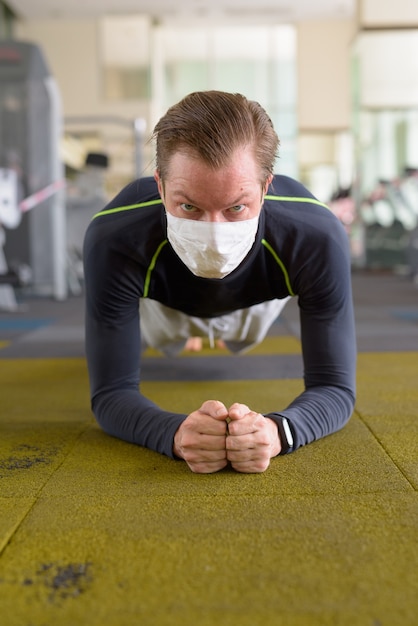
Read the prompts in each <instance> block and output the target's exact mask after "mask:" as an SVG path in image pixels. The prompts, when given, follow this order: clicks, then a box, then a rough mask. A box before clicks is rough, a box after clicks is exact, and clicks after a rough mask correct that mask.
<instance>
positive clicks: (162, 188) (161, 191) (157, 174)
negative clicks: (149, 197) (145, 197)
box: [154, 170, 164, 200]
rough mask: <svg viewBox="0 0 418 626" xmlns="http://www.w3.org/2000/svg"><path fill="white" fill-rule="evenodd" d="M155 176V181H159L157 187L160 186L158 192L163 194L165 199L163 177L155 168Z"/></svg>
mask: <svg viewBox="0 0 418 626" xmlns="http://www.w3.org/2000/svg"><path fill="white" fill-rule="evenodd" d="M154 178H155V181H156V183H157V187H158V193H159V194H160V196H161V199H162V200H164V198H163V195H164V185H163V183H162V180H161V177H160V173H159V171H158V170H155V172H154Z"/></svg>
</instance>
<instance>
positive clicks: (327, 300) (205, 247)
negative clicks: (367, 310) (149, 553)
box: [84, 91, 356, 473]
mask: <svg viewBox="0 0 418 626" xmlns="http://www.w3.org/2000/svg"><path fill="white" fill-rule="evenodd" d="M154 138H155V140H156V171H155V177H154V178H145V179H142V180H137V181H135V182H133V183H131V184H130V185H128V186H127V187H126V188H125V189H123V190H122V191H121V192H120V194H119V195H118V196H117V197H116V198H115V199H114V200H113V201H111V202H110V204H109V205H108V206H107V207H106V208H105V209H104V210H103V211H102V212H100V213H99V214H97V215H96V216H95V217H94V219H93V220H92V223H91V224H90V226H89V228H88V231H87V233H86V238H85V245H84V262H85V284H86V351H87V359H88V367H89V375H90V385H91V397H92V408H93V411H94V414H95V415H96V418H97V420H98V422H99V424H100V425H101V426H102V428H103V429H104V430H105V431H106V432H108V433H109V434H111V435H113V436H116V437H119V438H122V439H124V440H126V441H129V442H132V443H136V444H139V445H142V446H146V447H148V448H150V449H153V450H156V451H158V452H160V453H163V454H166V455H168V456H171V457H173V458H182V459H184V460H185V461H186V462H187V464H188V465H189V467H190V469H191V470H192V471H194V472H201V473H207V472H216V471H218V470H220V469H222V468H224V467H225V466H226V465H227V464H228V463H229V464H230V465H231V466H232V467H233V468H234V469H235V470H236V471H239V472H262V471H264V470H266V469H267V467H268V466H269V464H270V460H271V459H272V458H273V457H275V456H277V455H278V454H285V453H288V452H292V451H294V450H296V449H297V448H299V447H300V446H302V445H305V444H308V443H310V442H312V441H314V440H316V439H318V438H320V437H323V436H325V435H327V434H330V433H332V432H334V431H336V430H338V429H339V428H341V427H342V426H343V425H344V424H345V423H346V421H347V420H348V419H349V417H350V415H351V413H352V410H353V405H354V396H355V359H356V355H355V332H354V322H353V309H352V297H351V274H350V256H349V247H348V242H347V237H346V234H345V231H344V229H343V227H342V226H341V224H340V223H339V221H338V220H337V219H336V218H335V217H334V216H333V214H332V213H331V212H330V211H329V210H328V209H327V208H326V207H325V206H324V205H323V204H322V203H320V202H319V201H318V200H316V199H315V198H314V197H313V196H312V195H311V194H310V193H309V192H308V191H307V190H306V189H305V188H304V187H303V186H302V185H301V184H300V183H298V182H296V181H294V180H292V179H289V178H287V177H283V176H273V167H274V163H275V160H276V157H277V150H278V145H279V140H278V137H277V135H276V133H275V131H274V128H273V126H272V123H271V121H270V119H269V117H268V115H267V114H266V112H265V111H264V109H263V108H262V107H261V106H260V105H259V104H257V103H255V102H251V101H248V100H247V99H246V98H244V97H243V96H241V95H239V94H228V93H224V92H217V91H208V92H197V93H193V94H190V95H188V96H187V97H185V98H184V99H183V100H182V101H181V102H179V103H178V104H177V105H175V106H173V107H171V108H170V109H169V110H168V112H167V113H166V114H165V116H163V117H162V118H161V120H160V121H159V122H158V124H157V125H156V127H155V129H154ZM292 296H297V297H298V303H299V309H300V321H301V339H302V350H303V359H304V368H305V374H304V381H305V390H304V392H303V393H302V394H300V395H299V396H298V397H297V398H295V400H294V401H293V402H292V403H291V404H290V406H288V407H277V412H274V413H270V414H268V415H261V414H260V413H258V412H257V407H248V406H246V405H244V404H242V403H240V402H239V398H237V399H236V402H235V403H234V404H233V405H232V406H230V407H226V406H225V405H224V404H223V403H222V401H221V400H207V401H206V402H204V403H203V404H202V406H201V407H200V408H196V410H195V411H193V412H192V413H190V414H189V415H183V414H176V413H172V412H170V411H164V410H162V409H161V408H159V407H158V406H156V405H155V404H154V403H153V402H151V401H150V400H149V399H147V398H146V397H144V396H143V395H142V394H141V393H140V391H139V369H140V349H141V348H140V346H141V338H140V332H142V334H143V337H144V338H145V341H146V342H147V343H148V344H150V345H152V346H154V347H157V348H159V349H160V350H162V351H163V352H165V353H166V354H175V353H176V352H178V351H179V350H181V349H182V348H183V347H184V346H185V345H186V343H187V339H188V337H193V336H202V335H203V334H205V333H207V334H208V335H209V336H210V338H211V339H212V340H222V341H224V343H225V345H226V346H227V347H228V348H229V349H231V350H232V351H243V350H245V349H248V347H250V346H251V345H253V344H255V343H257V342H259V341H261V340H262V339H263V338H264V336H265V335H266V333H267V331H268V328H269V326H270V325H271V324H272V323H273V321H274V319H275V318H276V317H277V315H278V314H279V312H280V310H281V309H282V308H283V305H284V303H285V302H286V300H287V299H288V298H289V297H292ZM139 313H140V314H141V323H140V322H139ZM272 376H274V372H272Z"/></svg>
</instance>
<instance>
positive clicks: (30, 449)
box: [0, 444, 57, 475]
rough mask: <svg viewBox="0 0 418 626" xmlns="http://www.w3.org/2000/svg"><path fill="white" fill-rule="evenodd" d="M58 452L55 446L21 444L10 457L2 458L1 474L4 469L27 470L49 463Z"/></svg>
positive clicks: (0, 464) (0, 460)
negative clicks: (44, 447)
mask: <svg viewBox="0 0 418 626" xmlns="http://www.w3.org/2000/svg"><path fill="white" fill-rule="evenodd" d="M56 453H57V449H56V448H55V447H54V448H47V449H46V450H45V449H42V448H39V447H38V446H31V445H28V444H21V445H19V446H17V447H16V448H14V449H13V450H12V454H11V455H10V456H9V457H7V458H5V459H0V475H1V473H2V471H3V470H5V471H14V470H26V469H31V468H32V467H34V466H36V465H48V464H49V463H51V460H52V458H53V457H54V456H55V455H56Z"/></svg>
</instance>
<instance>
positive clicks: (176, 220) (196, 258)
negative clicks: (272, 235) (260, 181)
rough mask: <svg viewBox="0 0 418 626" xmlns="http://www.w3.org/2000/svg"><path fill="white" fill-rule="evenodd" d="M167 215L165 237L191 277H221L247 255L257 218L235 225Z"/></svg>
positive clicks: (252, 240) (256, 225)
mask: <svg viewBox="0 0 418 626" xmlns="http://www.w3.org/2000/svg"><path fill="white" fill-rule="evenodd" d="M166 215H167V237H168V240H169V242H170V243H171V245H172V247H173V249H174V251H175V252H176V254H177V255H178V256H179V257H180V259H181V260H182V261H183V263H184V264H185V265H187V267H188V268H189V270H190V271H191V272H193V274H195V275H196V276H200V277H201V278H223V277H224V276H227V275H228V274H230V273H231V272H232V271H233V270H234V269H235V268H236V267H238V265H239V264H240V263H241V261H242V260H243V259H244V258H245V257H246V256H247V254H248V252H249V251H250V250H251V247H252V245H253V243H254V240H255V236H256V234H257V229H258V216H257V217H253V218H252V219H250V220H241V221H236V222H203V221H200V220H189V219H187V218H183V217H174V215H171V213H168V212H167V213H166Z"/></svg>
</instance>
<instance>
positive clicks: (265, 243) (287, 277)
mask: <svg viewBox="0 0 418 626" xmlns="http://www.w3.org/2000/svg"><path fill="white" fill-rule="evenodd" d="M261 243H262V244H263V246H264V247H265V248H267V250H268V251H269V252H270V254H271V255H272V257H273V259H274V260H275V261H276V263H277V265H278V266H279V267H280V269H281V270H282V272H283V276H284V279H285V281H286V287H287V289H288V291H289V293H290V295H291V296H294V295H295V293H294V291H293V289H292V286H291V284H290V279H289V274H288V273H287V270H286V268H285V266H284V264H283V261H282V260H281V259H280V258H279V256H278V255H277V254H276V252H275V251H274V250H273V248H272V247H271V245H270V244H269V243H268V242H267V241H266V240H265V239H262V240H261Z"/></svg>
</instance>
